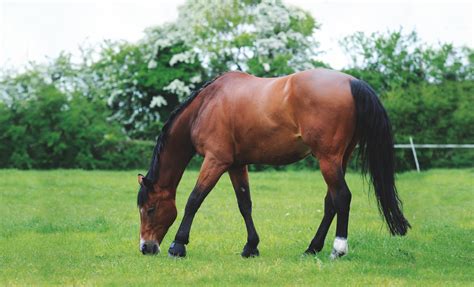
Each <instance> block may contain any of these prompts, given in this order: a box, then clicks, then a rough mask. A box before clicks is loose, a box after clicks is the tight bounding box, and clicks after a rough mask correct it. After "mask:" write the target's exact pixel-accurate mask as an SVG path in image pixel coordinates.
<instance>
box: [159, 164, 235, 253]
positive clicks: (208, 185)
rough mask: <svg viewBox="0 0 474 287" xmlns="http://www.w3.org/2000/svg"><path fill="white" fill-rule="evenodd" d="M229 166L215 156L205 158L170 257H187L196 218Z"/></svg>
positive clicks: (169, 251) (170, 250)
mask: <svg viewBox="0 0 474 287" xmlns="http://www.w3.org/2000/svg"><path fill="white" fill-rule="evenodd" d="M228 166H229V165H228V164H225V163H223V162H222V161H220V160H218V159H216V158H215V157H213V156H208V157H205V158H204V162H203V163H202V166H201V171H200V172H199V177H198V180H197V182H196V185H195V187H194V189H193V191H192V192H191V195H190V196H189V198H188V202H187V203H186V208H185V210H184V217H183V219H182V220H181V224H180V226H179V228H178V232H177V233H176V237H175V239H174V241H173V243H171V246H170V248H169V250H168V255H169V256H172V257H185V256H186V247H185V245H186V244H188V243H189V232H190V231H191V224H192V223H193V219H194V216H195V215H196V212H197V211H198V209H199V207H200V206H201V204H202V202H203V201H204V199H205V198H206V196H207V195H208V194H209V192H210V191H211V190H212V188H213V187H214V186H215V185H216V183H217V181H218V180H219V178H220V177H221V175H222V174H223V173H224V172H225V171H226V170H227V168H228Z"/></svg>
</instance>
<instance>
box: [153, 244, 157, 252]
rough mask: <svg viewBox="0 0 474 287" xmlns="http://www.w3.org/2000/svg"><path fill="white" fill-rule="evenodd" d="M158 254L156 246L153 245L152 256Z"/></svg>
mask: <svg viewBox="0 0 474 287" xmlns="http://www.w3.org/2000/svg"><path fill="white" fill-rule="evenodd" d="M157 252H158V245H156V244H153V254H156V253H157Z"/></svg>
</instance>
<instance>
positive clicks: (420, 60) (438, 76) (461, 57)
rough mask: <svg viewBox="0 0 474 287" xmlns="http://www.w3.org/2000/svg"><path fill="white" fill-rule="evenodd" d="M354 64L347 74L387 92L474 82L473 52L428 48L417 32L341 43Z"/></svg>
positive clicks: (447, 46)
mask: <svg viewBox="0 0 474 287" xmlns="http://www.w3.org/2000/svg"><path fill="white" fill-rule="evenodd" d="M340 43H341V45H342V47H343V49H344V50H345V52H346V53H347V54H348V55H349V56H350V57H351V60H352V63H351V65H350V67H349V68H348V69H346V72H348V73H350V74H352V75H354V76H356V77H359V78H361V79H364V80H366V81H367V82H369V83H370V84H372V85H373V86H374V87H375V89H376V90H378V91H380V92H382V93H384V92H386V91H389V90H391V89H394V88H399V87H401V88H406V87H408V86H409V85H411V84H419V83H422V82H429V83H440V82H442V81H445V80H455V81H463V80H468V79H471V80H472V77H473V76H472V75H473V73H472V72H473V68H472V67H473V66H472V63H473V56H472V53H473V52H472V49H469V48H455V47H453V45H451V44H447V43H441V44H439V45H438V46H436V47H434V46H429V45H426V44H424V43H423V42H421V41H420V39H419V37H418V35H417V33H416V32H415V31H412V32H410V33H406V34H405V33H403V31H402V30H401V29H400V30H399V31H388V32H386V33H380V32H376V33H372V34H371V35H369V36H367V35H366V34H364V33H362V32H358V33H355V34H353V35H350V36H347V37H345V38H344V39H343V40H342V41H340Z"/></svg>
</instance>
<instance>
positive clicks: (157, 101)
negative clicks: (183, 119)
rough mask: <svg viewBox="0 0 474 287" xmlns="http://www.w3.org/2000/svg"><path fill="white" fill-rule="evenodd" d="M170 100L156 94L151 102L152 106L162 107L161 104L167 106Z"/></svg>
mask: <svg viewBox="0 0 474 287" xmlns="http://www.w3.org/2000/svg"><path fill="white" fill-rule="evenodd" d="M167 104H168V102H166V100H165V98H163V97H162V96H160V95H158V96H154V97H153V98H152V99H151V103H150V108H154V107H158V108H159V107H161V106H165V105H167Z"/></svg>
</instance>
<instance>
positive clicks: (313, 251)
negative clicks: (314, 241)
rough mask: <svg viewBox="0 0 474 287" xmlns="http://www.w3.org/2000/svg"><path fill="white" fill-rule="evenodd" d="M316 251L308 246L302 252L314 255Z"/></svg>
mask: <svg viewBox="0 0 474 287" xmlns="http://www.w3.org/2000/svg"><path fill="white" fill-rule="evenodd" d="M317 253H318V251H316V250H315V249H311V248H308V249H306V251H305V252H304V253H303V255H316V254H317Z"/></svg>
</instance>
